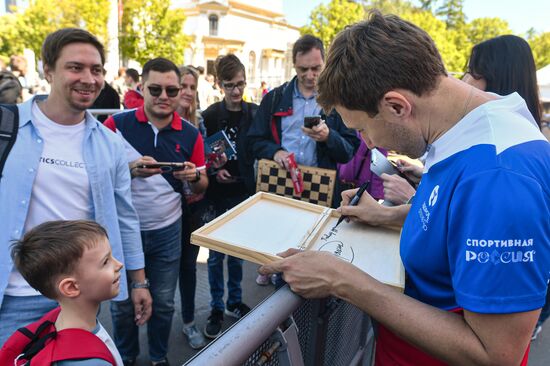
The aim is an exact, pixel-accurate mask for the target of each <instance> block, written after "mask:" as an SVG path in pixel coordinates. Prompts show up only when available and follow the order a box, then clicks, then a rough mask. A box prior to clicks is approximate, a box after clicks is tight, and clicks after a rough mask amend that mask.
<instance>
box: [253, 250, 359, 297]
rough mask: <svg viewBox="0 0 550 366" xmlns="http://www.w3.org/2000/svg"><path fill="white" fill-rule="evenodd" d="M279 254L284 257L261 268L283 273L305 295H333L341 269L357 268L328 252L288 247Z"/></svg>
mask: <svg viewBox="0 0 550 366" xmlns="http://www.w3.org/2000/svg"><path fill="white" fill-rule="evenodd" d="M277 255H279V256H281V257H283V259H281V260H278V261H275V262H272V263H269V264H265V265H263V266H261V267H260V268H259V270H258V272H259V273H261V274H264V275H266V274H270V273H282V274H283V279H284V280H285V281H286V282H287V283H288V285H289V286H290V289H291V290H292V291H293V292H295V293H296V294H298V295H300V296H303V297H305V298H324V297H327V296H330V295H334V294H335V288H336V286H338V281H337V280H338V278H341V276H340V273H346V271H350V270H352V269H353V268H355V267H353V266H352V265H351V264H349V263H348V262H345V261H343V260H341V259H339V258H338V257H335V256H334V255H332V254H330V253H328V252H316V251H310V250H306V251H301V250H298V249H288V250H287V251H285V252H283V253H279V254H277Z"/></svg>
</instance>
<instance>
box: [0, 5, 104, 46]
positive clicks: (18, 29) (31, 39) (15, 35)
mask: <svg viewBox="0 0 550 366" xmlns="http://www.w3.org/2000/svg"><path fill="white" fill-rule="evenodd" d="M109 7H110V1H109V0H94V1H76V2H75V1H73V0H32V1H30V2H29V7H28V8H27V9H26V10H25V11H24V12H20V13H16V14H8V15H5V16H3V17H2V18H1V19H2V22H0V24H1V26H0V33H1V34H2V35H1V36H0V53H4V52H6V53H9V54H18V53H21V52H22V50H23V48H29V49H31V50H33V51H34V53H35V54H36V55H37V56H39V55H40V48H41V47H42V43H43V42H44V39H45V38H46V36H47V35H48V34H49V33H51V32H53V31H55V30H57V29H59V28H63V27H77V28H84V29H87V30H89V31H90V32H91V33H93V34H94V35H96V36H97V37H98V38H99V39H100V40H101V41H102V42H103V43H105V42H106V41H107V39H108V38H107V20H108V17H109ZM4 20H7V22H4ZM4 26H5V27H6V28H7V32H6V34H5V30H4V28H3V27H4Z"/></svg>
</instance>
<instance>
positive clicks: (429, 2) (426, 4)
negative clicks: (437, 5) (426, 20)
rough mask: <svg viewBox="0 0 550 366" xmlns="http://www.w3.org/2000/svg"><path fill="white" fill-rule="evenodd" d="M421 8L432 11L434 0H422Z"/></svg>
mask: <svg viewBox="0 0 550 366" xmlns="http://www.w3.org/2000/svg"><path fill="white" fill-rule="evenodd" d="M419 2H420V9H422V10H428V11H432V6H433V5H434V2H435V1H434V0H420V1H419Z"/></svg>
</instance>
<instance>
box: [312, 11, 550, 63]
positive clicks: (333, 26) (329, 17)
mask: <svg viewBox="0 0 550 366" xmlns="http://www.w3.org/2000/svg"><path fill="white" fill-rule="evenodd" d="M358 4H361V5H362V6H363V8H364V9H365V12H361V11H358V10H356V9H357V8H356V6H358ZM418 4H419V6H418V7H417V6H414V5H413V4H412V2H410V1H408V0H362V1H355V2H352V1H351V0H347V1H345V0H332V1H331V2H330V3H329V4H328V5H326V6H325V5H321V6H318V7H317V8H315V9H314V10H313V11H312V13H311V16H310V23H309V24H308V25H306V26H304V27H303V28H302V29H301V31H302V34H303V33H311V34H314V35H316V36H318V37H319V38H321V39H322V40H323V42H325V44H327V45H328V44H329V43H330V41H332V39H333V38H334V37H335V36H336V34H337V33H338V32H339V31H340V30H342V29H344V27H345V26H347V25H349V24H353V23H355V22H357V21H359V20H361V19H362V18H364V17H365V14H366V12H367V11H368V10H370V9H372V8H376V9H378V10H380V11H381V12H382V13H383V14H395V15H398V16H401V17H402V18H403V19H406V20H408V21H410V22H411V23H413V24H416V25H417V26H419V27H420V28H422V29H424V30H425V31H426V32H427V33H428V34H429V35H430V36H431V37H432V38H433V40H434V42H435V44H436V45H437V48H438V50H439V52H440V54H441V57H442V58H443V61H444V62H445V66H446V67H447V70H449V71H452V72H458V73H460V72H462V71H464V68H465V66H466V62H467V60H468V58H469V56H470V51H471V49H472V47H473V46H474V45H475V44H477V43H480V42H483V41H485V40H487V39H490V38H494V37H497V36H500V35H503V34H511V33H512V31H511V30H510V27H509V25H508V22H506V21H505V20H502V19H500V18H478V19H474V20H472V21H471V22H467V18H466V15H465V14H464V11H463V5H464V0H440V1H436V0H419V1H418ZM437 4H440V6H436V5H437ZM434 8H435V10H434ZM527 38H528V39H529V43H530V45H531V48H532V50H533V55H534V58H535V63H536V65H537V68H540V67H543V66H545V65H547V64H550V32H547V33H543V34H540V35H537V34H536V33H535V31H534V30H533V29H531V30H530V31H528V33H527Z"/></svg>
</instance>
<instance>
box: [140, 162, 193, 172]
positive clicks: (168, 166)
mask: <svg viewBox="0 0 550 366" xmlns="http://www.w3.org/2000/svg"><path fill="white" fill-rule="evenodd" d="M137 167H138V168H146V169H160V170H162V172H163V173H169V172H174V171H178V170H183V169H185V164H184V163H150V164H141V165H138V166H137Z"/></svg>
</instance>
